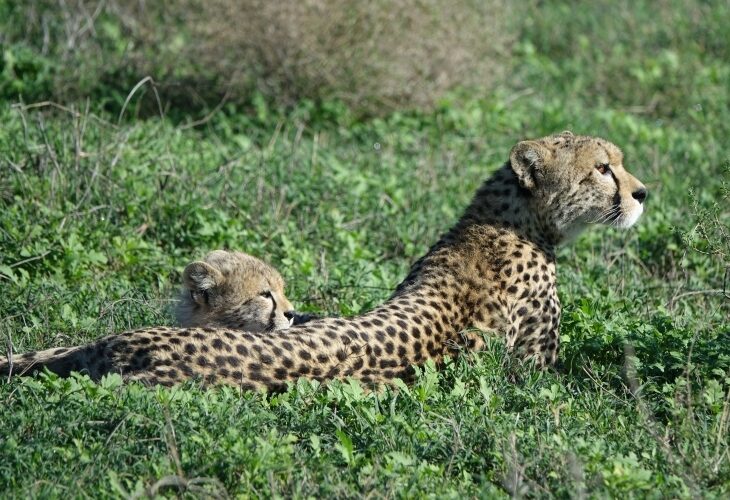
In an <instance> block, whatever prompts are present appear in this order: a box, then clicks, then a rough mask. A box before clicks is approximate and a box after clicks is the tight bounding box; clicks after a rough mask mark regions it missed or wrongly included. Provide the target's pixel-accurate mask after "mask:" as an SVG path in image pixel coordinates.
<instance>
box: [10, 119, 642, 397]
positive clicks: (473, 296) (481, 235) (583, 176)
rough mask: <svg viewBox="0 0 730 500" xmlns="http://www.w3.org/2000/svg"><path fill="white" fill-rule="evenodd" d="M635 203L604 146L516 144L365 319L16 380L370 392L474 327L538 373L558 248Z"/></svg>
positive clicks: (47, 362) (87, 356) (551, 346)
mask: <svg viewBox="0 0 730 500" xmlns="http://www.w3.org/2000/svg"><path fill="white" fill-rule="evenodd" d="M645 198H646V188H645V187H644V186H643V184H641V182H639V181H638V180H637V179H636V178H634V177H633V176H631V175H630V174H629V173H628V172H627V171H626V170H625V169H624V167H623V155H622V153H621V151H620V150H619V148H618V147H616V146H615V145H613V144H612V143H610V142H608V141H605V140H603V139H600V138H596V137H587V136H575V135H573V134H572V133H570V132H563V133H561V134H558V135H553V136H548V137H543V138H541V139H536V140H529V141H523V142H520V143H518V144H517V145H516V146H515V147H514V148H513V149H512V151H511V153H510V156H509V161H508V162H507V163H506V164H505V165H504V166H503V167H502V168H500V169H499V170H497V172H496V173H495V174H494V175H493V176H492V177H491V178H489V179H488V180H487V181H486V182H485V183H484V184H483V185H482V187H481V188H480V189H479V190H478V192H477V193H476V195H475V197H474V199H473V200H472V202H471V204H470V205H469V206H468V207H467V209H466V211H465V213H464V214H463V216H462V217H461V218H460V219H459V221H458V222H457V223H456V224H455V225H454V227H452V228H451V229H450V230H449V231H447V232H446V233H445V234H444V235H443V236H442V237H441V238H440V239H439V241H438V242H437V243H436V244H435V245H434V246H432V247H431V249H430V250H429V251H428V253H427V254H426V255H425V256H423V257H422V258H421V259H419V260H418V261H417V262H416V263H415V264H414V265H413V266H412V267H411V270H410V272H409V274H408V276H407V277H406V279H405V280H404V281H403V282H402V283H401V284H400V285H399V286H398V287H397V289H396V291H395V292H394V293H393V295H392V296H391V297H390V298H389V299H388V300H387V301H386V302H385V303H384V304H382V305H380V306H379V307H377V308H375V309H374V310H372V311H370V312H367V313H365V314H362V315H360V316H357V317H353V318H322V319H315V320H312V321H310V322H308V323H306V324H303V325H300V326H295V327H292V328H289V329H286V330H281V331H279V332H277V333H276V334H275V335H272V334H271V333H265V332H244V331H240V330H236V329H233V328H227V327H219V328H166V327H159V328H144V329H141V330H136V331H131V332H126V333H121V334H116V335H111V336H108V337H104V338H102V339H99V340H98V341H96V342H93V343H91V344H88V345H84V346H78V347H72V348H70V349H50V350H48V351H41V352H37V353H28V354H23V355H19V356H17V357H16V359H15V369H14V372H15V373H22V372H25V371H32V370H33V369H37V368H38V367H42V366H45V367H47V368H48V369H49V370H51V371H54V372H56V373H59V374H62V375H65V374H68V373H69V372H70V371H71V370H75V371H85V372H87V373H89V374H90V375H91V376H92V377H93V378H98V377H100V376H101V375H103V374H105V373H109V372H117V373H121V374H122V376H123V377H124V378H125V379H127V380H139V381H142V382H144V383H148V384H164V385H172V384H175V383H178V382H182V381H184V380H187V379H191V378H198V379H200V380H202V381H204V382H205V383H207V384H218V383H224V384H232V385H236V386H239V387H241V388H243V389H269V390H279V389H283V388H285V387H286V384H287V382H291V381H295V380H297V379H298V378H299V377H307V378H311V379H316V380H320V381H321V380H328V379H333V378H343V377H354V378H357V379H359V380H361V381H363V382H365V383H380V382H388V381H389V380H392V379H393V378H395V377H400V378H406V379H408V378H410V375H411V374H412V372H413V369H412V366H413V365H419V364H422V363H424V362H425V361H426V360H428V359H433V360H434V361H436V362H437V363H438V362H439V361H440V360H441V358H442V356H443V355H444V352H445V350H447V348H448V346H449V345H451V344H452V343H455V342H463V341H462V340H461V339H465V345H466V347H467V348H469V349H480V348H481V347H482V346H483V340H482V337H481V336H480V335H477V334H475V333H471V330H470V329H474V328H476V329H480V330H497V331H499V332H501V333H502V334H504V335H505V338H506V343H507V346H508V348H509V349H510V350H511V351H513V352H515V353H517V354H518V355H520V356H523V357H525V358H529V359H533V360H534V362H535V363H536V364H537V365H538V366H548V365H551V364H553V363H554V362H555V360H556V357H557V354H558V349H559V333H558V332H559V324H560V303H559V301H558V295H557V289H556V277H555V276H556V275H555V272H556V270H555V248H556V246H557V245H559V244H560V243H562V242H565V241H566V240H568V239H569V238H571V237H573V236H575V235H576V234H577V233H579V232H580V231H581V230H582V229H584V228H585V227H587V226H588V225H591V224H606V225H613V226H618V227H629V226H631V225H633V224H634V223H635V222H636V221H637V220H638V218H639V217H640V216H641V213H642V211H643V202H644V200H645ZM203 300H205V298H204V297H203ZM464 331H467V333H466V334H464V336H463V337H462V335H461V333H462V332H464ZM8 371H9V366H8V364H7V363H6V364H4V365H0V373H8Z"/></svg>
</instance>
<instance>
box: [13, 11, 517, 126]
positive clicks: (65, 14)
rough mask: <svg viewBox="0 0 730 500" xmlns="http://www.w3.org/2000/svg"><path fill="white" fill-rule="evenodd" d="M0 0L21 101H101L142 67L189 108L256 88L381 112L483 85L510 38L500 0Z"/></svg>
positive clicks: (279, 96)
mask: <svg viewBox="0 0 730 500" xmlns="http://www.w3.org/2000/svg"><path fill="white" fill-rule="evenodd" d="M0 9H3V10H5V11H6V16H5V18H6V19H10V18H23V19H26V20H27V22H26V23H25V24H24V25H23V26H3V28H6V29H4V31H5V33H6V34H5V35H4V36H3V39H2V42H0V43H3V44H4V45H8V48H7V51H6V52H7V54H10V56H9V58H6V60H5V63H4V64H5V67H4V73H5V80H6V82H5V85H3V86H0V88H1V89H2V90H3V91H4V93H5V94H6V95H8V94H9V97H16V95H13V94H14V93H15V94H20V95H23V94H25V97H26V100H37V99H40V98H47V97H48V95H47V94H50V95H53V96H60V97H61V98H64V99H68V98H74V97H78V96H82V95H88V94H94V93H95V92H98V91H99V90H100V89H101V88H102V87H103V89H104V91H105V92H106V95H105V97H106V98H107V99H108V98H109V93H108V87H109V86H112V87H114V86H116V87H117V89H118V91H119V94H121V93H123V90H128V89H129V88H131V87H132V86H133V85H134V84H135V82H137V81H139V80H140V79H142V78H144V77H145V76H150V77H152V78H153V79H154V80H155V81H156V82H157V84H158V85H159V87H160V91H161V92H162V94H163V96H165V97H166V99H167V100H168V101H170V102H172V103H174V104H178V105H179V104H182V103H185V105H187V106H188V107H190V105H191V104H192V105H198V106H201V107H204V106H207V105H214V104H216V103H217V102H219V101H221V100H222V99H224V100H226V101H232V102H242V103H248V102H250V101H251V98H252V95H254V94H259V95H263V96H264V97H265V98H266V99H267V100H268V101H270V102H272V103H274V104H275V105H278V106H284V107H290V106H292V105H293V104H294V103H297V102H298V101H300V100H302V99H309V100H314V101H332V100H338V101H341V102H343V103H345V104H346V105H348V107H350V108H352V109H353V110H355V111H356V112H358V113H361V114H384V113H386V112H388V111H391V110H394V109H404V108H416V107H420V108H423V107H426V108H427V107H431V106H432V105H434V104H435V103H436V102H437V101H438V99H439V98H440V97H441V96H443V95H444V93H445V92H447V91H449V90H452V89H454V88H457V87H458V88H463V87H467V88H468V87H479V88H483V89H484V88H485V89H489V88H491V87H492V86H493V85H494V84H495V82H497V81H499V79H500V78H501V76H502V75H503V74H504V68H505V67H506V64H505V62H506V61H507V56H508V54H509V49H510V46H511V42H512V41H513V39H514V35H513V34H512V32H510V30H509V29H508V28H507V25H508V18H509V12H510V10H511V9H510V8H509V7H508V3H507V2H505V1H503V0H489V1H484V2H477V1H469V2H460V3H457V4H453V5H452V4H450V3H449V4H447V3H443V2H438V1H436V0H425V1H418V0H378V1H374V2H358V1H356V0H344V1H338V0H305V1H301V2H268V1H265V0H244V1H234V0H210V1H201V0H173V1H171V2H164V3H162V2H160V3H151V2H141V1H140V2H122V1H116V0H110V1H108V2H92V1H90V0H72V1H59V2H56V1H52V0H43V1H41V2H29V3H27V4H17V5H12V6H5V7H4V8H0ZM51 60H52V61H53V62H51ZM79 65H80V66H82V67H83V68H84V70H85V71H84V72H83V75H84V76H83V77H82V78H79V75H80V74H82V73H81V72H78V71H77V70H78V68H79ZM26 66H29V67H26ZM120 97H121V95H117V96H116V99H117V101H119V100H120ZM122 99H123V98H122Z"/></svg>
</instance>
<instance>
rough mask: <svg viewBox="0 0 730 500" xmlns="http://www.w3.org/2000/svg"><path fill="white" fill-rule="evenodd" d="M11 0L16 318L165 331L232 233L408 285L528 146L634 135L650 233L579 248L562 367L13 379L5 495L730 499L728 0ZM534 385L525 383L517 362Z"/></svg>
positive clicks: (348, 300) (71, 332)
mask: <svg viewBox="0 0 730 500" xmlns="http://www.w3.org/2000/svg"><path fill="white" fill-rule="evenodd" d="M446 4H447V3H446V2H437V1H435V0H375V1H373V2H357V1H355V0H344V1H335V0H305V1H301V2H266V1H264V0H244V1H240V2H234V1H233V0H212V1H207V2H204V1H202V0H200V1H196V0H175V1H172V2H164V3H163V2H146V1H143V0H128V1H124V0H106V1H104V0H99V1H91V0H37V1H33V2H25V1H19V0H18V1H13V0H0V55H1V59H0V99H1V100H2V103H1V105H0V120H1V121H2V123H3V126H2V129H0V284H1V286H2V290H3V293H2V294H0V337H2V338H3V340H4V343H5V341H7V344H8V345H11V344H12V346H13V348H14V349H15V350H16V351H18V352H22V351H25V350H29V349H38V348H47V347H52V346H61V345H69V344H75V343H81V342H87V341H89V340H92V339H94V338H97V337H99V336H102V335H106V334H109V333H113V332H119V331H121V330H124V329H128V328H133V327H140V326H145V325H153V324H168V323H170V322H171V321H172V317H171V315H170V312H169V311H170V309H171V308H170V305H171V302H172V301H173V300H174V296H175V294H176V288H177V286H178V282H179V273H180V271H181V269H182V267H183V266H184V265H185V264H186V263H187V262H189V261H190V260H192V259H195V258H198V257H200V256H202V255H204V254H205V253H206V252H208V251H209V250H212V249H216V248H221V247H228V248H234V249H241V250H245V251H247V252H250V253H253V254H255V255H257V256H259V257H261V258H264V259H266V260H268V261H269V262H271V263H273V264H274V265H276V266H277V267H278V268H279V269H280V270H281V271H282V273H283V274H284V275H285V277H286V278H287V279H288V283H289V286H288V293H289V296H290V297H291V298H292V299H293V301H294V302H295V303H296V304H298V305H299V307H300V308H301V309H303V310H309V311H316V312H321V313H334V314H344V315H350V314H357V313H359V312H361V311H365V310H367V309H369V308H371V307H373V306H374V305H375V304H377V303H379V302H381V301H382V300H384V299H385V298H386V297H387V296H388V295H389V293H390V292H391V291H392V290H393V289H394V288H395V286H396V285H397V283H398V282H399V280H400V279H402V278H403V277H404V276H405V273H406V270H407V269H408V266H409V264H410V263H411V262H412V261H413V260H414V259H415V258H417V257H418V256H419V255H421V254H422V253H423V252H425V250H426V249H427V248H428V247H429V245H430V244H431V243H432V242H433V241H435V239H436V238H437V236H438V235H439V233H441V232H442V231H444V230H445V229H447V228H448V227H449V226H450V224H452V223H453V222H454V221H455V220H456V218H457V217H458V215H459V214H460V211H461V210H462V209H463V207H464V206H465V205H466V203H467V202H468V201H469V199H470V197H471V196H472V194H473V193H474V191H475V189H476V188H477V186H478V185H479V184H480V182H481V181H482V180H483V179H485V178H486V177H487V176H488V175H489V173H490V172H492V171H493V170H494V169H496V168H497V167H498V166H499V165H500V164H502V163H503V162H504V161H505V159H506V158H507V154H508V151H509V148H510V147H511V146H512V145H513V144H514V143H515V142H516V141H518V140H519V139H521V138H525V137H535V136H542V135H545V134H549V133H552V132H556V131H560V130H564V129H572V130H574V131H576V132H579V133H584V134H595V135H600V136H603V137H606V138H608V139H610V140H611V141H613V142H615V143H617V144H619V145H621V146H622V147H623V149H624V151H625V154H626V166H627V167H628V169H629V170H630V171H632V172H633V173H635V174H636V175H637V176H638V177H639V178H641V179H642V180H643V181H644V182H645V183H646V184H647V185H648V187H649V191H650V195H649V200H648V204H647V211H646V215H645V217H644V218H643V219H642V220H641V221H640V223H639V224H638V225H637V226H636V227H635V228H633V229H631V230H629V231H625V232H623V231H617V230H613V229H609V228H596V229H595V230H593V231H590V232H589V233H587V234H586V235H584V236H582V237H581V238H579V239H578V240H577V241H576V242H575V243H574V244H572V245H570V246H568V247H566V248H564V249H563V250H562V251H561V253H560V256H559V267H560V278H559V279H560V297H561V301H562V303H563V308H564V314H563V322H562V342H563V346H564V349H563V352H562V360H563V363H562V366H561V368H560V370H559V371H558V372H557V373H553V372H536V371H534V370H532V369H531V368H530V367H526V366H520V365H519V363H517V362H515V361H514V360H511V359H510V358H509V357H507V356H505V352H504V346H503V343H502V341H501V339H499V338H498V337H494V338H491V337H490V338H491V340H490V345H491V349H490V350H489V351H488V352H485V353H479V354H474V355H465V356H461V357H459V358H458V359H454V360H450V361H449V362H448V363H447V364H446V366H445V367H443V368H442V369H440V370H438V371H436V370H434V369H433V367H430V366H427V367H425V368H424V369H423V370H422V371H421V375H420V376H419V379H418V382H417V383H416V384H415V385H414V386H411V387H405V386H401V387H399V388H398V389H397V390H386V391H384V392H382V393H377V394H373V393H368V394H365V393H364V392H363V390H362V388H361V387H360V386H359V385H358V384H356V383H332V384H328V385H327V386H318V385H317V384H312V383H308V382H306V381H300V382H299V383H298V384H296V385H295V386H293V387H292V388H291V389H290V390H289V391H288V392H286V393H284V394H279V395H262V394H252V393H243V394H241V393H239V392H238V391H236V390H233V389H230V388H221V389H214V390H208V391H204V390H201V389H200V388H199V387H197V386H196V385H195V384H193V383H191V384H188V385H186V386H184V387H178V388H174V389H156V390H148V389H145V388H143V387H140V386H135V385H133V384H130V385H123V384H121V383H120V381H119V380H118V379H117V378H114V377H110V378H107V379H105V380H103V381H102V382H101V383H100V384H98V385H97V384H94V383H92V382H90V381H89V380H88V379H86V378H84V377H76V378H72V379H58V378H56V377H54V376H50V375H44V376H40V377H36V378H25V379H13V380H10V381H4V382H2V383H0V457H1V459H0V492H3V493H2V496H5V497H17V498H25V497H74V498H76V497H94V498H98V497H119V496H123V497H128V496H132V497H140V496H158V495H162V496H176V495H179V496H186V497H188V496H190V497H202V496H213V497H225V496H242V497H277V496H285V497H288V496H295V497H310V496H311V497H325V496H337V497H355V496H367V497H413V496H417V497H427V496H428V497H430V496H433V497H459V498H462V497H465V496H466V497H483V496H489V497H491V496H495V497H496V496H516V497H522V496H535V497H550V496H556V497H577V498H583V497H588V496H591V497H604V496H611V497H613V496H626V497H727V496H728V495H730V454H729V451H728V449H729V448H728V432H729V429H728V426H729V423H730V320H729V318H730V220H729V218H730V199H729V197H730V192H729V191H730V154H729V153H728V151H729V150H730V148H729V147H730V140H729V139H728V138H729V137H730V120H728V118H727V117H728V112H730V84H729V83H728V82H730V4H728V3H727V2H726V1H700V0H683V1H679V0H657V1H647V0H639V1H629V0H619V1H595V2H588V1H585V2H565V1H558V0H546V1H539V2H538V1H533V2H526V3H521V4H520V5H519V6H516V4H513V3H511V2H506V1H500V0H489V1H485V2H479V1H476V0H462V1H460V2H449V3H448V4H449V5H448V6H446ZM514 380H519V382H514Z"/></svg>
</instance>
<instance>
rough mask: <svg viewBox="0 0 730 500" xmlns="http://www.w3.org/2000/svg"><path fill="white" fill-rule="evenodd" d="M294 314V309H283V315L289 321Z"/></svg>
mask: <svg viewBox="0 0 730 500" xmlns="http://www.w3.org/2000/svg"><path fill="white" fill-rule="evenodd" d="M295 315H296V313H295V312H294V311H284V317H285V318H286V319H288V320H289V321H291V320H293V319H294V316H295Z"/></svg>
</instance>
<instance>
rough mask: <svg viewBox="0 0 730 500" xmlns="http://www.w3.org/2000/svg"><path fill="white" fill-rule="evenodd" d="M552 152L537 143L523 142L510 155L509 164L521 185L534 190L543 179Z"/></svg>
mask: <svg viewBox="0 0 730 500" xmlns="http://www.w3.org/2000/svg"><path fill="white" fill-rule="evenodd" d="M549 157H550V150H549V149H548V148H546V147H545V146H543V145H542V144H540V143H539V142H537V141H522V142H519V143H517V144H516V145H515V147H513V148H512V151H510V154H509V163H510V166H511V167H512V170H513V171H514V173H515V174H517V180H518V181H519V182H520V185H521V186H522V187H523V188H525V189H528V190H531V189H533V188H534V187H535V186H536V185H537V184H538V183H539V179H540V178H541V177H542V175H543V173H544V169H545V162H546V161H547V160H548V158H549Z"/></svg>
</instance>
